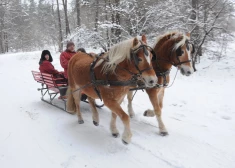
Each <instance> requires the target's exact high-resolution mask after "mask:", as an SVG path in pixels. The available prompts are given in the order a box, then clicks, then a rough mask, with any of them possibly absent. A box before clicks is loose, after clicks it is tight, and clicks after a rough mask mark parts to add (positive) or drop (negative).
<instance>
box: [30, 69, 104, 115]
mask: <svg viewBox="0 0 235 168" xmlns="http://www.w3.org/2000/svg"><path fill="white" fill-rule="evenodd" d="M31 72H32V75H33V78H34V80H35V81H36V82H38V83H41V88H38V91H40V92H41V96H42V97H41V100H42V101H43V102H45V103H48V104H50V105H52V106H54V107H57V108H59V109H61V110H63V111H66V112H67V110H66V102H67V100H66V99H65V98H64V97H63V96H64V95H61V92H62V91H63V90H67V87H68V86H67V83H66V82H63V78H55V77H54V76H53V75H52V74H47V73H41V72H37V71H31ZM45 96H49V100H46V99H45ZM57 96H60V97H61V98H60V100H61V101H63V104H64V107H61V106H59V105H57V104H55V103H54V100H55V98H56V97H57ZM81 101H83V102H85V103H89V102H88V101H87V100H86V99H81ZM103 106H104V104H101V105H98V104H96V107H98V108H101V107H103Z"/></svg>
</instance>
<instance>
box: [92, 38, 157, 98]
mask: <svg viewBox="0 0 235 168" xmlns="http://www.w3.org/2000/svg"><path fill="white" fill-rule="evenodd" d="M147 47H149V46H147V45H144V44H143V43H142V42H141V45H140V46H139V47H138V48H136V49H135V50H131V57H132V59H134V65H135V68H136V69H137V71H138V73H134V72H131V71H130V70H128V69H126V68H123V67H120V66H118V65H117V68H119V69H121V70H124V71H126V72H128V73H129V74H131V76H132V77H131V79H130V80H127V81H111V80H108V74H107V75H106V80H97V79H96V76H95V72H94V67H95V65H96V63H97V62H98V60H99V57H96V58H95V60H94V61H93V62H92V63H91V66H90V78H91V85H92V86H93V87H94V90H95V92H96V94H97V95H98V97H99V99H100V100H101V101H102V97H101V94H100V91H99V89H98V86H136V85H137V82H138V81H139V77H140V76H141V75H142V73H143V72H145V71H149V70H151V69H153V67H149V68H145V69H143V70H140V69H139V66H138V63H139V60H138V58H137V52H138V51H139V50H140V49H141V48H143V50H144V54H145V55H147V56H149V55H148V52H147Z"/></svg>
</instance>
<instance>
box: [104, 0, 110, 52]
mask: <svg viewBox="0 0 235 168" xmlns="http://www.w3.org/2000/svg"><path fill="white" fill-rule="evenodd" d="M104 3H105V20H106V21H108V2H107V0H104ZM106 37H107V47H108V49H109V48H110V46H111V41H110V37H109V29H108V28H106Z"/></svg>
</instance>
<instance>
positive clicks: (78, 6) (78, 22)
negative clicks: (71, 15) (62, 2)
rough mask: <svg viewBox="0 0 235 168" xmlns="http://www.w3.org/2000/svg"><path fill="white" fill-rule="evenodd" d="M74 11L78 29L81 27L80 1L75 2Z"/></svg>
mask: <svg viewBox="0 0 235 168" xmlns="http://www.w3.org/2000/svg"><path fill="white" fill-rule="evenodd" d="M76 9H77V27H80V26H81V13H80V12H81V8H80V0H76Z"/></svg>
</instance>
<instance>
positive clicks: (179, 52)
mask: <svg viewBox="0 0 235 168" xmlns="http://www.w3.org/2000/svg"><path fill="white" fill-rule="evenodd" d="M189 44H190V45H192V51H191V53H192V54H193V53H194V52H195V49H194V45H193V43H192V42H189V41H188V40H186V41H185V45H186V48H187V50H189V49H190V47H189ZM174 51H175V52H176V59H177V61H178V63H175V62H174V61H171V57H172V56H173V52H174ZM182 54H183V53H182V50H181V47H179V48H178V49H176V50H171V54H170V55H169V57H168V58H169V59H168V60H165V59H161V58H157V55H156V53H155V52H154V50H153V60H155V61H156V63H157V67H158V69H159V71H157V72H156V75H157V77H162V78H163V85H160V84H157V85H156V87H162V86H163V87H167V86H168V84H169V83H167V79H166V77H167V76H168V75H169V74H170V71H171V69H168V70H166V71H163V70H162V68H161V67H160V65H159V63H158V60H161V61H165V62H167V63H169V64H171V65H173V66H175V67H177V66H179V65H182V64H185V63H188V62H191V59H189V60H186V61H180V59H179V57H180V56H181V55H182ZM177 72H178V70H177ZM176 75H177V73H176ZM175 77H176V76H175ZM174 79H175V78H174ZM173 82H174V81H173Z"/></svg>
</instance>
